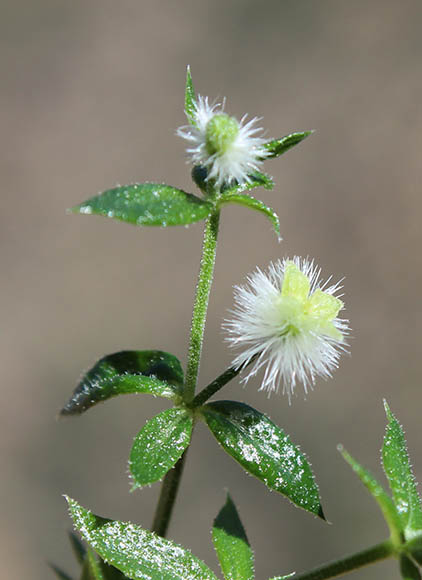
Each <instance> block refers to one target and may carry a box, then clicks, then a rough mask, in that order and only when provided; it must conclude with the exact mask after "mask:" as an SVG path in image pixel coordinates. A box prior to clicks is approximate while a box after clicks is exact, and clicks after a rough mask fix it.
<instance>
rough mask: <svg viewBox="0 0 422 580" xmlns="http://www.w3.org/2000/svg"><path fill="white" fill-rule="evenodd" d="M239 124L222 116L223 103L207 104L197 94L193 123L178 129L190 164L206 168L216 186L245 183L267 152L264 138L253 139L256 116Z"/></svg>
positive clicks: (257, 129) (258, 131) (255, 130)
mask: <svg viewBox="0 0 422 580" xmlns="http://www.w3.org/2000/svg"><path fill="white" fill-rule="evenodd" d="M246 117H247V116H246V115H245V116H243V117H242V119H241V120H240V121H237V120H236V119H235V118H234V117H229V115H227V114H226V113H224V101H223V104H218V103H217V104H214V105H210V104H209V102H208V98H207V97H201V96H200V95H198V98H197V100H196V109H195V112H194V121H195V122H194V124H192V125H187V126H185V127H180V128H179V129H178V130H177V134H178V135H179V136H180V137H183V138H184V139H187V141H189V142H190V143H191V144H192V146H191V147H189V148H188V149H187V152H188V153H189V155H190V158H191V161H192V163H193V164H194V165H202V166H204V167H206V168H207V170H208V176H207V179H215V183H216V186H217V187H221V186H222V185H223V184H230V183H232V182H234V181H237V182H239V183H244V182H249V181H250V177H249V174H250V173H251V172H252V171H257V170H258V169H259V167H260V166H261V165H262V162H263V159H264V158H265V157H266V156H267V155H268V152H267V151H266V150H265V148H264V147H263V144H264V143H265V139H262V138H261V137H257V136H256V135H257V133H260V132H262V129H260V128H259V127H256V126H255V125H256V122H257V121H258V120H259V119H257V118H256V117H255V118H253V119H250V120H249V121H247V120H246Z"/></svg>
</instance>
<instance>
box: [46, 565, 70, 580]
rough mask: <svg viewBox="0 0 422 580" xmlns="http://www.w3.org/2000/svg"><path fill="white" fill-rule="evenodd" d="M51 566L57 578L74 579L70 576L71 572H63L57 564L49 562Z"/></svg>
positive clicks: (61, 579) (62, 579)
mask: <svg viewBox="0 0 422 580" xmlns="http://www.w3.org/2000/svg"><path fill="white" fill-rule="evenodd" d="M49 566H50V568H51V569H52V570H53V572H54V574H55V575H56V576H57V578H60V580H73V578H72V576H69V574H66V572H63V570H62V569H61V568H59V567H58V566H56V565H55V564H49Z"/></svg>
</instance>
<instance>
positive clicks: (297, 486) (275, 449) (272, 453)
mask: <svg viewBox="0 0 422 580" xmlns="http://www.w3.org/2000/svg"><path fill="white" fill-rule="evenodd" d="M201 412H202V415H203V417H204V419H205V421H206V422H207V424H208V427H209V428H210V430H211V432H212V433H213V435H214V437H215V438H216V439H217V441H218V442H219V443H220V444H221V445H222V447H223V448H224V450H225V451H227V453H228V454H229V455H231V456H232V457H233V458H234V459H235V460H236V461H238V462H239V463H240V465H241V466H242V467H243V468H244V469H246V471H248V472H249V473H251V474H252V475H255V477H257V478H258V479H260V480H261V481H263V482H264V483H265V484H266V485H267V486H268V487H269V488H270V489H273V490H275V491H278V492H279V493H282V494H283V495H285V496H286V497H288V498H289V499H290V500H291V501H292V502H293V503H295V504H296V505H297V506H299V507H301V508H303V509H305V510H307V511H309V512H312V513H314V514H316V515H318V516H319V517H321V518H323V519H325V518H324V514H323V511H322V507H321V503H320V499H319V493H318V487H317V485H316V483H315V480H314V477H313V474H312V471H311V468H310V465H309V463H308V461H307V460H306V457H305V456H304V455H303V454H302V453H301V452H300V451H299V449H298V448H297V447H296V446H295V445H293V443H292V442H291V441H290V439H289V437H288V436H287V435H286V434H285V433H284V432H283V431H282V430H281V429H280V428H279V427H277V425H275V424H274V423H273V422H272V421H271V420H270V419H269V418H268V417H266V416H265V415H263V414H262V413H260V412H259V411H257V410H256V409H253V408H252V407H249V406H248V405H245V404H243V403H238V402H236V401H217V402H213V403H208V404H207V405H204V406H203V407H202V408H201Z"/></svg>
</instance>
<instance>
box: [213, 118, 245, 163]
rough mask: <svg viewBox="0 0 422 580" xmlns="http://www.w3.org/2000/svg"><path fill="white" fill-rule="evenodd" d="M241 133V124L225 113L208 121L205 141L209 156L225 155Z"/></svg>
mask: <svg viewBox="0 0 422 580" xmlns="http://www.w3.org/2000/svg"><path fill="white" fill-rule="evenodd" d="M238 133H239V124H238V122H237V121H236V119H234V118H233V117H229V116H228V115H226V114H225V113H221V114H219V115H214V117H213V118H212V119H211V120H210V121H208V124H207V128H206V133H205V140H206V148H207V153H208V154H209V155H214V154H217V155H224V153H226V151H227V150H228V148H229V147H230V145H232V143H233V142H234V140H235V139H236V137H237V135H238Z"/></svg>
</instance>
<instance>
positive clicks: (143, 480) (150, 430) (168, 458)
mask: <svg viewBox="0 0 422 580" xmlns="http://www.w3.org/2000/svg"><path fill="white" fill-rule="evenodd" d="M192 424H193V420H192V417H191V415H190V414H189V413H188V412H187V411H186V410H185V409H178V408H173V409H167V410H166V411H163V412H162V413H160V414H159V415H156V416H155V417H154V418H153V419H151V420H150V421H148V423H147V424H146V425H145V426H144V427H143V428H142V429H141V430H140V431H139V433H138V434H137V436H136V437H135V441H134V443H133V447H132V451H131V452H130V459H129V469H130V472H131V474H132V476H133V479H134V485H133V489H136V488H138V487H142V486H144V485H148V484H150V483H154V482H155V481H160V479H162V478H163V477H164V476H165V474H166V473H167V471H168V470H169V469H171V468H172V467H173V465H174V464H175V463H176V461H177V460H178V459H179V458H180V457H181V456H182V453H183V451H184V450H185V449H186V447H187V446H188V445H189V442H190V438H191V435H192Z"/></svg>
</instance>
